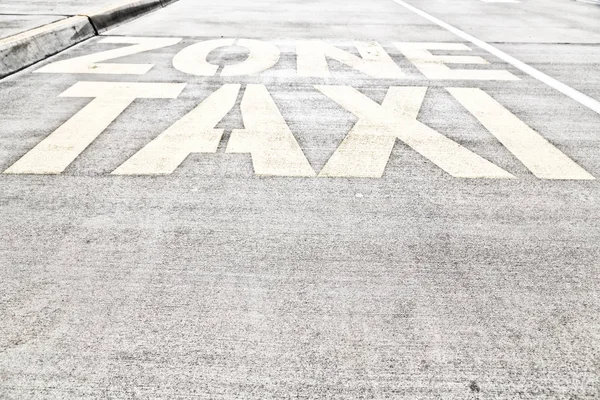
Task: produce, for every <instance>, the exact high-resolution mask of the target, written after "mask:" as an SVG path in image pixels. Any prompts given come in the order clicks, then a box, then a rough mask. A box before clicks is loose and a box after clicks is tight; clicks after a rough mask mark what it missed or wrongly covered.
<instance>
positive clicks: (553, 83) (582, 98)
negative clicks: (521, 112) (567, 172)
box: [392, 0, 600, 114]
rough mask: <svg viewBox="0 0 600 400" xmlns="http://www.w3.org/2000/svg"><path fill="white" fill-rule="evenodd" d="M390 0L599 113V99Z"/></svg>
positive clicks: (443, 23) (442, 22)
mask: <svg viewBox="0 0 600 400" xmlns="http://www.w3.org/2000/svg"><path fill="white" fill-rule="evenodd" d="M392 1H394V2H395V3H397V4H399V5H401V6H402V7H404V8H406V9H407V10H410V11H412V12H414V13H415V14H418V15H420V16H421V17H423V18H425V19H427V20H429V21H430V22H433V23H434V24H436V25H438V26H440V27H442V28H444V29H446V30H447V31H449V32H451V33H453V34H455V35H456V36H458V37H460V38H462V39H464V40H467V41H469V42H471V43H473V44H474V45H475V46H477V47H479V48H481V49H483V50H485V51H487V52H489V53H491V54H493V55H494V56H496V57H498V58H499V59H501V60H503V61H505V62H507V63H509V64H510V65H512V66H513V67H515V68H517V69H519V70H521V71H522V72H524V73H526V74H527V75H529V76H531V77H533V78H535V79H537V80H539V81H540V82H543V83H545V84H546V85H548V86H550V87H552V88H554V89H556V90H558V91H559V92H561V93H563V94H564V95H566V96H568V97H570V98H571V99H573V100H575V101H576V102H578V103H579V104H581V105H583V106H585V107H587V108H589V109H590V110H592V111H595V112H596V113H598V114H600V102H599V101H597V100H594V99H592V98H591V97H589V96H587V95H585V94H583V93H581V92H579V91H577V90H575V89H573V88H572V87H570V86H568V85H565V84H564V83H562V82H560V81H558V80H556V79H554V78H552V77H550V76H548V75H546V74H544V73H543V72H541V71H539V70H537V69H535V68H533V67H531V66H529V65H527V64H525V63H524V62H522V61H520V60H517V59H516V58H514V57H512V56H509V55H508V54H506V53H505V52H503V51H501V50H499V49H497V48H495V47H494V46H492V45H490V44H488V43H486V42H484V41H483V40H479V39H477V38H476V37H474V36H471V35H469V34H468V33H465V32H463V31H461V30H460V29H457V28H455V27H453V26H452V25H450V24H447V23H445V22H444V21H442V20H440V19H438V18H436V17H434V16H432V15H429V14H427V13H426V12H424V11H421V10H419V9H418V8H416V7H413V6H411V5H410V4H408V3H406V2H404V1H402V0H392Z"/></svg>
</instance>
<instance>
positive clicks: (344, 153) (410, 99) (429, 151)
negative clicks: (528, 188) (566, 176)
mask: <svg viewBox="0 0 600 400" xmlns="http://www.w3.org/2000/svg"><path fill="white" fill-rule="evenodd" d="M316 88H317V89H318V90H319V91H321V92H322V93H323V94H325V95H326V96H328V97H329V98H331V99H332V100H334V101H335V102H336V103H338V104H339V105H341V106H342V107H344V108H345V109H346V110H348V111H350V112H351V113H353V114H354V115H356V116H357V117H358V118H359V120H358V122H357V123H356V124H355V125H354V127H353V128H352V129H351V130H350V132H349V133H348V135H347V136H346V138H345V139H344V140H343V141H342V143H341V145H340V146H339V148H338V149H337V150H336V151H335V153H333V155H332V156H331V158H330V159H329V160H328V161H327V163H326V164H325V167H323V170H322V171H321V173H320V174H319V176H332V177H334V176H335V177H366V178H380V177H381V176H382V175H383V172H384V170H385V166H386V165H387V162H388V160H389V158H390V155H391V153H392V149H393V148H394V144H395V143H396V139H400V140H402V141H403V142H404V143H406V144H407V145H408V146H410V147H411V148H413V149H414V150H415V151H417V152H418V153H419V154H421V155H423V156H424V157H425V158H427V159H429V160H430V161H431V162H433V163H434V164H435V165H437V166H438V167H440V168H441V169H443V170H444V171H446V172H447V173H449V174H450V175H452V176H454V177H460V178H514V177H513V176H512V175H511V174H510V173H508V172H506V171H505V170H503V169H502V168H500V167H498V166H496V165H494V164H492V163H491V162H489V161H488V160H486V159H484V158H483V157H480V156H478V155H477V154H475V153H473V152H471V151H470V150H468V149H466V148H465V147H463V146H461V145H460V144H458V143H456V142H454V141H452V140H451V139H448V138H447V137H445V136H443V135H442V134H440V133H439V132H437V131H435V130H433V129H431V128H430V127H428V126H427V125H425V124H423V123H421V122H419V121H417V119H416V118H417V115H418V114H419V110H420V108H421V104H422V103H423V100H424V98H425V93H426V91H427V88H426V87H397V86H392V87H390V88H389V89H388V92H387V94H386V96H385V99H384V100H383V103H382V104H381V105H379V104H377V103H376V102H374V101H373V100H371V99H370V98H368V97H366V96H365V95H363V94H362V93H360V92H359V91H357V90H356V89H354V88H352V87H350V86H326V85H323V86H316Z"/></svg>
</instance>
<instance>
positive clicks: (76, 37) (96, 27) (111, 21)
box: [0, 0, 177, 79]
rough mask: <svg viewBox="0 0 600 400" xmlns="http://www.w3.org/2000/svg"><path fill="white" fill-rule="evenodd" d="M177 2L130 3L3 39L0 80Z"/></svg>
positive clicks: (134, 0)
mask: <svg viewBox="0 0 600 400" xmlns="http://www.w3.org/2000/svg"><path fill="white" fill-rule="evenodd" d="M175 1H177V0H128V1H126V2H124V3H120V4H116V5H113V6H110V7H107V8H104V9H101V10H95V11H92V12H90V13H81V14H77V15H76V16H73V17H69V18H66V19H63V20H60V21H56V22H53V23H51V24H48V25H44V26H40V27H38V28H34V29H31V30H28V31H25V32H21V33H19V34H17V35H13V36H9V37H7V38H4V39H0V79H2V78H4V77H6V76H8V75H10V74H12V73H15V72H17V71H20V70H22V69H24V68H27V67H29V66H30V65H33V64H35V63H36V62H39V61H42V60H44V59H46V58H47V57H50V56H52V55H54V54H57V53H59V52H61V51H63V50H65V49H67V48H69V47H71V46H73V45H75V44H77V43H80V42H83V41H84V40H86V39H89V38H91V37H94V36H96V35H98V34H99V33H102V32H105V31H107V30H108V29H110V28H113V27H115V26H117V25H120V24H123V23H125V22H128V21H131V20H132V19H134V18H137V17H140V16H142V15H144V14H147V13H149V12H152V11H155V10H158V9H159V8H162V7H166V6H167V5H169V4H171V3H174V2H175Z"/></svg>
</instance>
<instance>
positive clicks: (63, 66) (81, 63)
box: [34, 36, 181, 75]
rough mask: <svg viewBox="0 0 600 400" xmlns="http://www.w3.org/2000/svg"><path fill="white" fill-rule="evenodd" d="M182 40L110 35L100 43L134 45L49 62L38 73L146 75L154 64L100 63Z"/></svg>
mask: <svg viewBox="0 0 600 400" xmlns="http://www.w3.org/2000/svg"><path fill="white" fill-rule="evenodd" d="M180 41H181V38H152V37H121V36H109V37H106V38H104V39H102V40H100V41H99V42H98V43H115V44H132V46H127V47H122V48H119V49H113V50H107V51H101V52H99V53H93V54H88V55H85V56H81V57H75V58H70V59H68V60H62V61H57V62H53V63H52V64H48V65H46V66H44V67H42V68H40V69H38V70H37V71H34V72H36V73H70V74H124V75H144V74H145V73H147V72H148V71H150V69H151V68H152V67H153V66H154V64H117V63H108V64H100V62H101V61H108V60H112V59H114V58H119V57H125V56H130V55H133V54H138V53H142V52H144V51H150V50H156V49H160V48H163V47H168V46H172V45H174V44H177V43H179V42H180Z"/></svg>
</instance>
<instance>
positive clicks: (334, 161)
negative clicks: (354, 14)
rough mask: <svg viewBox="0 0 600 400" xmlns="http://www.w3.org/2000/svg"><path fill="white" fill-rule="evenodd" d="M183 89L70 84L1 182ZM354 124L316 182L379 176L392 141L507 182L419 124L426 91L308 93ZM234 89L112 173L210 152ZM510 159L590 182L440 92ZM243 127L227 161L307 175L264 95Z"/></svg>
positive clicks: (464, 96)
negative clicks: (66, 113) (378, 95)
mask: <svg viewBox="0 0 600 400" xmlns="http://www.w3.org/2000/svg"><path fill="white" fill-rule="evenodd" d="M184 87H185V84H175V83H132V82H129V83H127V82H125V83H117V82H78V83H76V84H75V85H73V86H72V87H71V88H69V89H68V90H66V91H65V92H63V93H62V94H61V95H60V96H61V97H93V98H94V100H92V101H91V102H90V103H89V104H88V105H87V106H85V107H84V108H83V109H82V110H80V111H79V112H78V113H76V114H75V115H74V116H73V117H71V118H70V119H69V120H68V121H66V122H65V123H64V124H63V125H62V126H60V127H59V128H58V129H57V130H55V131H54V132H53V133H51V134H50V135H49V136H48V137H46V138H45V139H44V140H42V141H41V142H40V143H39V144H38V145H37V146H35V147H34V148H33V149H32V150H30V151H29V152H27V153H26V154H25V155H24V156H23V157H22V158H21V159H19V160H18V161H17V162H15V163H14V164H13V165H12V166H10V167H9V168H8V169H7V170H6V171H5V173H8V174H58V173H61V172H63V171H64V170H65V169H66V168H67V167H68V166H69V165H70V163H71V162H73V160H75V158H77V157H78V156H79V155H80V154H81V153H82V152H83V151H84V150H85V149H86V148H87V147H88V146H89V145H90V144H91V143H92V142H93V141H94V140H95V139H96V138H97V137H98V135H99V134H100V133H102V131H103V130H104V129H105V128H106V127H107V126H108V125H109V124H110V123H111V122H112V121H113V120H114V119H115V118H116V117H117V116H118V115H119V114H121V113H122V112H123V111H124V110H125V109H126V108H127V107H128V106H129V105H130V104H131V103H132V102H133V101H134V100H135V99H136V98H176V97H177V96H178V95H179V94H180V93H181V91H182V90H183V88H184ZM315 88H316V89H317V90H319V91H320V92H321V93H323V94H324V95H326V96H328V97H329V98H330V99H332V100H333V101H335V102H336V103H338V104H339V105H340V106H342V107H344V108H345V109H346V110H348V111H350V112H351V113H353V114H354V115H355V116H356V117H358V122H357V123H356V124H355V125H354V126H353V127H352V129H351V130H350V131H349V132H348V134H347V135H346V137H345V138H344V140H343V141H342V143H341V144H340V146H339V147H338V148H337V149H336V151H335V152H334V153H333V155H332V156H331V157H330V159H329V160H328V161H327V163H326V164H325V166H324V167H323V169H322V170H321V172H320V174H319V176H320V177H370V178H379V177H381V176H382V175H383V173H384V171H385V168H386V165H387V163H388V160H389V157H390V155H391V152H392V149H393V147H394V145H395V142H396V140H397V139H400V140H401V141H403V142H404V143H406V144H407V145H408V146H410V147H411V148H413V149H414V150H415V151H417V152H418V153H420V154H421V155H423V156H424V157H426V158H427V159H429V160H430V161H431V162H433V163H434V164H435V165H437V166H438V167H440V168H441V169H442V170H444V171H446V172H447V173H448V174H450V175H452V176H455V177H462V178H514V176H513V175H511V174H510V173H509V172H507V171H505V170H503V169H502V168H500V167H498V166H496V165H494V164H492V163H491V162H490V161H488V160H486V159H484V158H482V157H480V156H479V155H477V154H475V153H473V152H471V151H470V150H468V149H466V148H465V147H463V146H461V145H460V144H458V143H456V142H454V141H452V140H450V139H449V138H447V137H445V136H444V135H442V134H441V133H439V132H437V131H435V130H433V129H431V128H430V127H428V126H426V125H425V124H423V123H421V122H419V121H418V120H417V116H418V113H419V110H420V108H421V104H422V102H423V99H424V97H425V94H426V91H427V88H426V87H397V86H391V87H390V88H389V89H388V91H387V94H386V96H385V98H384V100H383V102H382V104H381V105H380V104H378V103H376V102H375V101H373V100H371V99H370V98H368V97H367V96H365V95H363V94H362V93H360V92H359V91H357V90H356V89H354V88H352V87H350V86H330V85H318V86H315ZM240 90H241V85H240V84H226V85H223V86H222V87H221V88H219V89H218V90H217V91H216V92H214V93H213V94H211V95H210V96H208V97H207V98H206V99H205V100H204V101H202V102H201V103H200V104H199V105H198V106H196V108H194V109H193V110H192V111H190V112H189V113H188V114H186V115H185V116H184V117H182V118H181V119H180V120H178V121H177V122H175V123H174V124H173V125H172V126H171V127H170V128H168V129H167V130H166V131H164V132H163V133H162V134H160V135H159V136H158V137H157V138H155V139H154V140H152V141H151V142H150V143H149V144H147V145H146V146H144V147H143V148H142V149H141V150H139V151H138V152H137V153H136V154H134V155H133V156H132V157H130V158H129V159H128V160H127V161H125V162H124V163H123V164H122V165H121V166H119V167H118V168H117V169H115V170H114V171H113V174H115V175H158V174H170V173H172V172H173V171H174V170H175V169H176V168H177V167H178V166H179V165H180V164H181V163H182V162H183V161H184V160H185V158H186V157H187V156H188V155H189V154H191V153H215V152H216V151H217V148H218V146H219V143H220V141H221V139H222V136H223V133H224V131H223V129H215V126H216V125H217V124H218V123H219V122H220V121H221V120H222V119H223V118H224V117H225V116H226V115H227V113H229V112H230V110H231V109H232V108H233V107H234V106H235V102H236V100H237V97H238V94H239V91H240ZM447 90H448V91H449V92H450V93H451V95H452V96H453V97H454V98H456V99H457V101H458V102H459V103H461V104H462V105H463V106H464V107H465V109H466V110H467V111H468V112H470V113H471V114H472V115H473V116H474V117H475V118H477V119H478V120H479V121H480V122H481V124H482V125H483V126H484V127H485V128H486V129H487V130H489V131H490V132H491V133H492V135H494V136H495V137H496V138H497V139H498V140H499V141H500V143H502V144H503V145H504V146H505V147H506V148H507V149H508V150H509V151H510V152H511V153H512V154H513V155H514V156H515V157H516V158H517V159H519V160H520V161H521V162H522V163H523V164H524V165H525V166H526V167H527V168H528V169H529V170H530V171H531V172H532V173H533V174H534V175H535V176H536V177H538V178H541V179H573V180H583V179H594V177H593V176H592V175H590V174H589V173H588V172H586V171H585V170H584V169H583V168H581V167H580V166H579V165H577V164H576V163H575V162H574V161H573V160H571V159H570V158H569V157H568V156H566V155H565V154H563V153H562V152H561V151H560V150H558V149H557V148H556V147H554V146H553V145H552V144H550V143H549V142H548V141H547V140H546V139H544V138H543V137H542V136H541V135H540V134H538V133H537V132H535V131H534V130H533V129H531V128H530V127H529V126H527V125H526V124H525V123H524V122H522V121H520V120H519V119H518V118H517V117H516V116H514V115H513V114H512V113H511V112H510V111H508V110H507V109H506V108H504V107H503V106H502V105H500V104H499V103H498V102H497V101H496V100H494V99H493V98H492V97H491V96H489V95H488V94H486V93H485V92H483V91H482V90H480V89H477V88H447ZM240 107H241V112H242V120H243V123H244V126H245V129H235V130H233V131H232V133H231V137H230V139H229V141H228V143H227V147H226V151H227V152H228V153H248V154H250V156H251V158H252V164H253V167H254V171H255V173H256V174H258V175H266V176H290V177H292V176H307V177H312V176H315V172H314V170H313V169H312V167H311V165H310V163H309V161H308V160H307V158H306V157H305V155H304V153H303V151H302V149H301V148H300V145H299V144H298V142H297V141H296V138H295V137H294V135H293V133H292V132H291V131H290V129H289V127H288V125H287V123H286V121H285V120H284V119H283V117H282V115H281V113H280V112H279V109H278V108H277V106H276V104H275V102H274V101H273V98H272V97H271V95H270V94H269V92H268V91H267V88H266V87H265V86H264V85H261V84H251V85H247V87H246V90H245V92H244V95H243V97H242V102H241V106H240Z"/></svg>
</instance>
